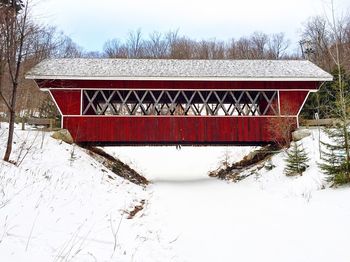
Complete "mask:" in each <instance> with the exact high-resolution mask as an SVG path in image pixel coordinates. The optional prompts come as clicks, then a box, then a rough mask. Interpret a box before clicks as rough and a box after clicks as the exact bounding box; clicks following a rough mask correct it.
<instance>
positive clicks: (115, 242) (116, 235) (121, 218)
mask: <svg viewBox="0 0 350 262" xmlns="http://www.w3.org/2000/svg"><path fill="white" fill-rule="evenodd" d="M123 217H124V213H123V214H122V215H121V217H120V220H119V224H118V227H117V230H115V229H114V226H113V219H112V214H110V215H109V221H110V223H111V231H112V235H113V240H114V246H113V253H112V255H111V258H112V257H113V256H114V253H115V250H116V249H117V240H118V232H119V229H120V225H121V223H122V220H123Z"/></svg>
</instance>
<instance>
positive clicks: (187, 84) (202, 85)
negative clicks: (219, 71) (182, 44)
mask: <svg viewBox="0 0 350 262" xmlns="http://www.w3.org/2000/svg"><path fill="white" fill-rule="evenodd" d="M37 82H38V85H39V87H41V88H72V89H74V88H78V89H79V88H92V89H108V88H111V89H149V90H151V89H162V90H165V89H177V90H179V89H182V90H186V89H189V90H191V89H194V90H201V89H206V90H213V89H216V90H219V89H222V90H233V89H235V90H240V89H243V90H244V89H264V90H269V89H270V90H279V89H301V90H315V89H317V88H318V82H313V81H309V82H298V81H161V80H157V81H136V80H135V81H126V80H118V81H108V80H84V81H83V80H51V81H47V80H45V81H41V80H37Z"/></svg>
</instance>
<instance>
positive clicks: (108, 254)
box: [0, 124, 350, 262]
mask: <svg viewBox="0 0 350 262" xmlns="http://www.w3.org/2000/svg"><path fill="white" fill-rule="evenodd" d="M0 134H1V136H0V154H1V155H2V154H3V152H4V144H5V140H6V125H4V124H2V125H1V128H0ZM317 137H318V135H317V131H316V130H314V131H313V136H310V137H308V138H305V139H304V140H303V144H304V146H305V147H306V149H307V151H308V152H309V157H310V158H311V160H310V163H309V165H310V168H309V169H308V170H307V171H306V172H305V173H304V175H303V176H302V177H295V178H290V177H286V176H285V175H284V174H283V167H284V161H283V158H284V156H283V154H279V155H277V156H275V157H274V158H273V163H274V164H275V165H276V167H275V168H274V169H272V170H271V171H267V170H265V169H261V170H260V171H259V172H258V173H256V174H254V175H252V176H250V177H248V178H247V179H245V180H243V181H240V182H239V183H228V182H225V181H220V180H217V179H215V178H209V177H208V175H207V173H208V171H210V170H212V169H214V168H216V167H217V165H218V163H219V162H220V161H221V160H223V159H224V158H225V157H226V156H227V155H230V159H231V161H236V160H239V159H240V158H241V157H243V155H245V154H247V152H249V151H250V150H251V149H252V148H249V147H229V148H227V147H182V148H181V150H178V149H176V148H175V147H114V148H108V149H107V151H108V152H110V153H113V154H114V155H116V156H118V157H120V159H121V160H123V161H125V162H126V163H129V164H130V165H131V166H132V167H134V168H135V169H137V170H138V171H140V172H141V173H142V174H144V175H145V176H146V177H147V178H149V179H150V180H151V181H152V184H151V185H150V186H149V187H148V188H146V189H143V188H141V187H139V186H136V185H133V184H130V183H129V182H127V181H125V180H123V179H121V178H118V177H115V179H114V180H111V179H109V178H108V176H109V175H110V176H114V175H113V174H112V173H111V172H110V171H108V170H106V168H104V167H103V166H102V165H100V164H99V163H98V162H96V161H95V160H94V159H92V158H91V157H90V156H89V155H87V154H86V152H85V151H84V150H82V149H80V148H78V147H74V146H71V145H67V144H65V143H61V142H59V141H56V140H54V139H52V138H50V137H49V134H48V133H42V132H39V133H38V132H37V131H33V130H30V131H20V130H16V135H15V139H16V144H15V146H14V153H13V156H12V159H14V160H15V161H18V159H19V160H21V159H22V160H23V161H22V163H21V164H20V166H19V167H16V166H14V165H12V164H9V163H5V162H3V161H0V261H1V262H2V261H5V262H7V261H10V262H12V261H14V262H17V261H18V262H22V261H33V262H34V261H35V262H47V261H87V262H89V261H140V262H148V261H150V262H151V261H152V262H153V261H161V262H163V261H201V262H202V261H269V262H270V261H278V262H280V261H293V262H295V261H298V262H302V261H321V262H323V261H324V262H326V261H337V262H343V261H344V262H345V261H350V253H349V252H348V236H349V235H350V226H349V225H348V223H347V220H348V218H349V217H350V204H349V201H348V199H350V188H349V187H348V186H346V187H343V188H337V189H331V188H328V187H327V184H326V183H325V182H324V176H323V175H322V174H321V173H320V172H319V170H318V168H317V163H316V162H317V161H319V160H318V155H319V154H318V148H317V146H318V141H317ZM27 152H28V153H27ZM26 153H27V154H26ZM324 186H326V188H325V189H322V188H323V187H324ZM142 200H145V203H146V204H145V206H144V209H143V210H142V211H140V212H139V213H138V214H137V215H136V216H135V218H134V219H126V217H127V215H126V214H125V211H128V210H129V211H130V210H131V209H132V208H133V207H134V206H135V205H138V204H139V203H140V202H141V201H142Z"/></svg>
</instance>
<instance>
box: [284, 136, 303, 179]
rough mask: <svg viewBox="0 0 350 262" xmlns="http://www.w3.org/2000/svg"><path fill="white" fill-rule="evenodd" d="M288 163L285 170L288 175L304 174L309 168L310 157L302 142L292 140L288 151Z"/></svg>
mask: <svg viewBox="0 0 350 262" xmlns="http://www.w3.org/2000/svg"><path fill="white" fill-rule="evenodd" d="M285 161H286V162H287V165H286V167H285V169H284V172H285V174H286V175H287V176H295V175H302V174H303V172H304V171H305V170H306V168H308V167H309V166H308V165H307V162H308V161H309V158H308V156H307V153H306V152H305V149H304V148H303V146H302V145H301V144H298V143H297V142H292V144H291V147H290V149H289V150H288V151H287V158H286V159H285Z"/></svg>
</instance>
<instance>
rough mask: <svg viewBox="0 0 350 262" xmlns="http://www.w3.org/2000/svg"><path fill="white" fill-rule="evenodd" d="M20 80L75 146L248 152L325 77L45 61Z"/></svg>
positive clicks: (170, 63) (243, 64) (282, 66)
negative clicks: (57, 117)
mask: <svg viewBox="0 0 350 262" xmlns="http://www.w3.org/2000/svg"><path fill="white" fill-rule="evenodd" d="M27 78H29V79H34V80H35V81H36V83H37V84H38V86H39V88H41V89H42V90H44V91H48V92H49V93H50V94H51V96H52V99H53V100H54V101H55V103H56V105H57V106H58V108H59V111H60V113H61V114H62V127H63V128H66V129H68V130H69V131H70V133H71V134H72V136H73V138H74V140H75V141H76V142H79V143H92V144H106V145H118V144H256V143H267V142H270V141H272V140H273V139H274V137H272V134H271V132H270V129H271V121H272V120H274V119H276V118H279V119H281V118H283V119H288V120H290V121H291V123H292V124H293V126H294V127H297V126H298V115H299V113H300V111H301V108H302V106H303V104H304V103H305V101H306V99H307V97H308V95H309V93H310V92H315V91H317V89H318V87H319V85H320V83H321V82H324V81H331V80H332V76H331V75H329V74H328V73H326V72H325V71H323V70H322V69H320V68H318V67H317V66H315V65H314V64H312V63H311V62H309V61H296V60H295V61H290V60H278V61H271V60H154V59H49V60H45V61H43V62H41V63H40V64H38V65H37V66H36V67H34V68H33V69H32V70H31V71H30V72H29V73H28V74H27Z"/></svg>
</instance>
